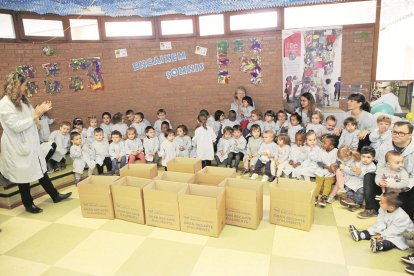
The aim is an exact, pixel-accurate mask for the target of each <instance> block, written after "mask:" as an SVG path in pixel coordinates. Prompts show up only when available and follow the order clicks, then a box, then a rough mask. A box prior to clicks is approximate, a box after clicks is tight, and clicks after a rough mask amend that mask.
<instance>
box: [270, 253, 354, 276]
mask: <svg viewBox="0 0 414 276" xmlns="http://www.w3.org/2000/svg"><path fill="white" fill-rule="evenodd" d="M269 275H272V276H273V275H289V276H296V275H297V276H303V275H335V276H347V275H348V270H347V267H346V266H345V265H339V264H332V263H322V262H321V263H319V262H315V261H308V260H302V259H293V258H285V257H276V256H273V257H272V258H271V259H270V269H269Z"/></svg>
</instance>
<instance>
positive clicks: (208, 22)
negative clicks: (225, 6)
mask: <svg viewBox="0 0 414 276" xmlns="http://www.w3.org/2000/svg"><path fill="white" fill-rule="evenodd" d="M198 22H199V26H200V36H206V35H222V34H224V16H223V15H222V14H215V15H203V16H199V18H198Z"/></svg>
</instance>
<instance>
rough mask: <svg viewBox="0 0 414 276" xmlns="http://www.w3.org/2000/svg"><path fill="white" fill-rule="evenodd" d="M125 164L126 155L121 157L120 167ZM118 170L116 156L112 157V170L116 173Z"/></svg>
mask: <svg viewBox="0 0 414 276" xmlns="http://www.w3.org/2000/svg"><path fill="white" fill-rule="evenodd" d="M125 164H126V156H122V157H121V168H122V167H123V166H125ZM118 171H119V168H118V160H117V159H116V158H114V159H112V172H113V173H116V172H118Z"/></svg>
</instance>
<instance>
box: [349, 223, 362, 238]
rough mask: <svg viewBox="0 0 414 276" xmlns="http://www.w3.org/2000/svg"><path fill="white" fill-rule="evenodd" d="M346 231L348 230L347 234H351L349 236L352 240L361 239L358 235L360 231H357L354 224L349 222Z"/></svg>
mask: <svg viewBox="0 0 414 276" xmlns="http://www.w3.org/2000/svg"><path fill="white" fill-rule="evenodd" d="M348 231H349V234H350V235H351V237H352V239H353V240H354V241H360V240H361V236H360V233H361V232H359V231H358V230H357V229H356V228H355V226H353V225H352V224H351V225H349V226H348Z"/></svg>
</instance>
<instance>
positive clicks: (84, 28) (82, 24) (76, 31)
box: [69, 19, 99, 40]
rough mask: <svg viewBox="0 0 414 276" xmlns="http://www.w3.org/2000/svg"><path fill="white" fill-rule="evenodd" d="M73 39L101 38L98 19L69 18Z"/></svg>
mask: <svg viewBox="0 0 414 276" xmlns="http://www.w3.org/2000/svg"><path fill="white" fill-rule="evenodd" d="M69 23H70V33H71V34H72V40H99V28H98V20H97V19H69Z"/></svg>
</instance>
